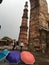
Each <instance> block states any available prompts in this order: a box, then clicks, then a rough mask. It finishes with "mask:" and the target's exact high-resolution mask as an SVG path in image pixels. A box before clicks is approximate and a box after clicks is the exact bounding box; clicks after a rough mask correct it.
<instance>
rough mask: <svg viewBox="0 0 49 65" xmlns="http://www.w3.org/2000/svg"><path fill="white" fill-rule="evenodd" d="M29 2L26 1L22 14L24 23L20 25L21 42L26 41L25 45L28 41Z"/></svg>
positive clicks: (19, 40)
mask: <svg viewBox="0 0 49 65" xmlns="http://www.w3.org/2000/svg"><path fill="white" fill-rule="evenodd" d="M27 23H28V4H27V2H26V3H25V9H24V12H23V16H22V23H21V26H20V33H19V39H18V42H19V43H24V46H25V45H26V44H27V43H28V38H27V31H28V26H27Z"/></svg>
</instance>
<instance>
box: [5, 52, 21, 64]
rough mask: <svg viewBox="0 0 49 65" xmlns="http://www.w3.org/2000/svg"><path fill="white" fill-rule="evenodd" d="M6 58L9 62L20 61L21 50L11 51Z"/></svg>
mask: <svg viewBox="0 0 49 65" xmlns="http://www.w3.org/2000/svg"><path fill="white" fill-rule="evenodd" d="M6 59H7V60H8V61H9V63H19V62H20V60H21V57H20V52H19V51H10V53H9V54H8V56H7V57H6Z"/></svg>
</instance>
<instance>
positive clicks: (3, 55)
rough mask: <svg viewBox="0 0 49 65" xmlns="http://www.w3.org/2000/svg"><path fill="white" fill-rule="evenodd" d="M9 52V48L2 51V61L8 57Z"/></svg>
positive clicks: (0, 56) (0, 58)
mask: <svg viewBox="0 0 49 65" xmlns="http://www.w3.org/2000/svg"><path fill="white" fill-rule="evenodd" d="M8 54H9V51H8V50H7V49H5V50H3V51H2V52H0V61H2V60H3V59H5V58H6V56H7V55H8Z"/></svg>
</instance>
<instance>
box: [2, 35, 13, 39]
mask: <svg viewBox="0 0 49 65" xmlns="http://www.w3.org/2000/svg"><path fill="white" fill-rule="evenodd" d="M1 40H12V39H11V38H9V37H7V36H4V37H3V38H2V39H1Z"/></svg>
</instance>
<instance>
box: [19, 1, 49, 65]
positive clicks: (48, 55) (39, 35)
mask: <svg viewBox="0 0 49 65" xmlns="http://www.w3.org/2000/svg"><path fill="white" fill-rule="evenodd" d="M27 24H28V4H27V2H26V4H25V9H24V12H23V16H22V23H21V26H20V34H19V38H18V42H19V43H21V42H23V44H24V47H27V44H28V49H30V50H31V51H33V52H35V53H34V54H35V56H36V58H37V61H42V62H44V63H45V62H48V63H49V13H48V6H47V2H46V0H30V21H29V27H28V26H27ZM28 30H29V32H28ZM28 34H29V35H28ZM36 52H38V53H37V55H36ZM39 52H42V53H44V56H43V54H41V56H40V53H39ZM39 57H40V59H39ZM35 65H38V64H35ZM39 65H42V64H40V63H39ZM43 65H45V64H43ZM48 65H49V64H48Z"/></svg>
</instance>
